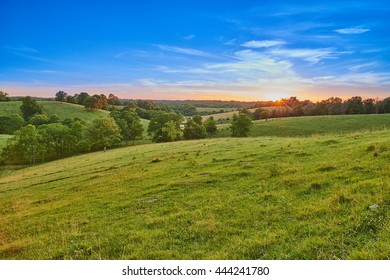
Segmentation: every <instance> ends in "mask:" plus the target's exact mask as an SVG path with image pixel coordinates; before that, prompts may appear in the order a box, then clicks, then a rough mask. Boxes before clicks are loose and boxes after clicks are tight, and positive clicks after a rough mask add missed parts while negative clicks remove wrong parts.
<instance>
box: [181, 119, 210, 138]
mask: <svg viewBox="0 0 390 280" xmlns="http://www.w3.org/2000/svg"><path fill="white" fill-rule="evenodd" d="M183 136H184V139H187V140H189V139H203V138H206V137H207V132H206V127H205V126H204V125H203V122H202V117H201V116H199V115H197V116H194V117H192V118H189V119H188V120H187V122H186V124H185V125H184V131H183Z"/></svg>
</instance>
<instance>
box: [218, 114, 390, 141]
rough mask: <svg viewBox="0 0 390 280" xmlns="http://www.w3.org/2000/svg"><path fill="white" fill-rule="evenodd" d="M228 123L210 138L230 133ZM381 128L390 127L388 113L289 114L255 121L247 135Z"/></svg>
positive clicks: (321, 132) (301, 133)
mask: <svg viewBox="0 0 390 280" xmlns="http://www.w3.org/2000/svg"><path fill="white" fill-rule="evenodd" d="M229 126H230V125H228V124H223V125H219V126H218V130H219V132H218V133H217V134H216V135H214V136H213V137H228V136H230V135H231V131H230V129H229ZM384 128H390V114H381V115H344V116H314V117H291V118H278V119H269V120H268V121H264V120H260V121H254V122H253V127H252V129H251V131H250V133H249V136H252V137H257V136H278V137H302V136H304V137H306V136H311V135H316V134H340V133H342V134H343V133H350V132H355V131H360V130H380V129H384Z"/></svg>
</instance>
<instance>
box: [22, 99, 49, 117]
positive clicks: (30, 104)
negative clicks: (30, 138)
mask: <svg viewBox="0 0 390 280" xmlns="http://www.w3.org/2000/svg"><path fill="white" fill-rule="evenodd" d="M20 111H22V115H23V118H24V119H25V120H26V121H28V120H29V119H30V117H31V116H33V115H35V114H43V113H44V110H43V107H42V105H39V104H38V103H37V101H36V100H34V99H32V98H31V96H26V97H23V98H22V105H20Z"/></svg>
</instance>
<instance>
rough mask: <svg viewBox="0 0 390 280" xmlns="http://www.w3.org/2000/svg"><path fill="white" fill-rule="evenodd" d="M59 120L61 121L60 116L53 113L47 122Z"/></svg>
mask: <svg viewBox="0 0 390 280" xmlns="http://www.w3.org/2000/svg"><path fill="white" fill-rule="evenodd" d="M60 122H61V118H60V117H59V116H58V115H57V114H54V115H52V116H51V117H50V118H49V123H60Z"/></svg>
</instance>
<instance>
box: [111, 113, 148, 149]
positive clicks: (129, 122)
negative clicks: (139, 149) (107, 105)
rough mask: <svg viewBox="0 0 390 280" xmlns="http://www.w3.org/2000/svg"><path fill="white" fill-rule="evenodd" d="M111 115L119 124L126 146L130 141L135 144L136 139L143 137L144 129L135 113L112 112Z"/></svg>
mask: <svg viewBox="0 0 390 280" xmlns="http://www.w3.org/2000/svg"><path fill="white" fill-rule="evenodd" d="M110 115H111V116H112V117H113V118H114V119H115V121H116V123H117V124H118V126H119V128H120V130H121V135H122V137H123V138H124V139H125V141H126V144H128V141H129V140H132V141H133V144H134V141H135V140H136V139H139V138H141V137H142V135H143V132H144V128H143V126H142V124H141V119H140V118H139V116H138V115H137V114H136V113H135V112H134V111H126V110H123V111H112V112H111V113H110Z"/></svg>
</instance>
